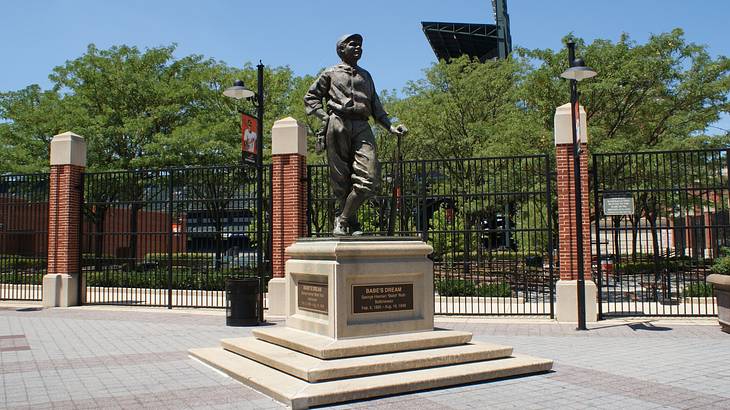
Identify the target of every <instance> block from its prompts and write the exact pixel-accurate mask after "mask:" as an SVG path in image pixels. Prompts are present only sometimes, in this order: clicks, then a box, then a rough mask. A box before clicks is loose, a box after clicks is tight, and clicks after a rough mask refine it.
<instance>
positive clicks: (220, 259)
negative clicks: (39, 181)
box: [81, 165, 271, 307]
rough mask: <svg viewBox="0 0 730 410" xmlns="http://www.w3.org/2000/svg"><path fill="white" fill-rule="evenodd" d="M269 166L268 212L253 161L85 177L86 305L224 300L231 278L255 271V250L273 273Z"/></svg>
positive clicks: (210, 303) (220, 304) (196, 303)
mask: <svg viewBox="0 0 730 410" xmlns="http://www.w3.org/2000/svg"><path fill="white" fill-rule="evenodd" d="M264 172H265V176H264V181H265V183H264V189H265V191H264V201H263V204H264V209H262V210H258V209H257V195H258V193H257V185H256V168H255V167H251V166H247V165H241V166H219V167H200V168H174V169H159V170H138V171H120V172H101V173H87V174H85V176H84V204H83V207H82V210H83V227H82V246H81V249H82V256H81V258H82V278H83V283H84V284H85V287H86V293H85V303H92V304H96V303H101V304H122V305H147V306H168V307H173V306H176V307H177V306H181V307H224V306H225V295H224V286H225V279H226V278H229V277H234V278H235V277H251V276H258V265H257V250H258V249H259V248H261V249H262V250H263V253H264V254H263V263H264V266H263V267H262V269H263V272H264V273H265V276H270V271H271V270H270V264H269V260H270V258H269V255H270V237H271V236H270V235H269V229H270V226H271V224H270V222H269V215H270V212H269V207H270V200H269V198H271V196H270V195H269V187H270V185H271V184H270V183H269V182H268V181H269V180H270V172H269V170H268V168H266V169H265V170H264ZM257 212H264V215H266V217H265V218H264V226H257V218H256V215H257ZM259 229H261V230H263V243H257V242H256V237H257V235H256V232H257V230H259ZM261 282H262V286H264V285H265V283H267V282H268V281H267V280H266V277H263V278H262V281H261Z"/></svg>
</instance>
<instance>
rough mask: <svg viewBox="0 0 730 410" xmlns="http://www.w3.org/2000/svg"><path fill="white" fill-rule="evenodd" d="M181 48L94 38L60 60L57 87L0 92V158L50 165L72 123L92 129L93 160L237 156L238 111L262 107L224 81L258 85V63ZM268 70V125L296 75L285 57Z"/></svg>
mask: <svg viewBox="0 0 730 410" xmlns="http://www.w3.org/2000/svg"><path fill="white" fill-rule="evenodd" d="M174 52H175V46H174V45H173V46H167V47H158V48H152V49H148V50H145V51H144V52H141V51H140V50H139V49H137V48H136V47H127V46H119V47H112V48H110V49H108V50H100V49H98V48H96V47H95V46H94V45H90V46H89V47H88V49H87V51H86V53H85V54H84V55H83V56H81V57H79V58H77V59H74V60H71V61H67V62H66V63H65V64H64V65H62V66H59V67H56V68H55V69H54V70H53V73H52V74H51V75H50V77H49V78H50V79H51V81H52V83H53V88H52V89H51V90H46V91H42V90H41V89H40V88H39V87H38V86H37V85H32V86H29V87H27V88H25V89H23V90H20V91H16V92H8V93H3V94H2V95H0V117H2V119H4V120H5V122H4V123H2V124H0V143H1V144H2V145H3V146H4V147H5V148H6V149H5V150H3V152H2V153H0V167H1V168H2V169H3V170H10V171H37V170H43V169H44V168H46V167H47V164H46V162H47V158H48V143H49V142H50V138H51V137H52V136H53V135H54V134H57V133H60V132H63V131H68V130H72V131H73V132H75V133H77V134H80V135H83V136H84V137H85V139H86V141H87V144H88V162H89V168H91V169H95V170H102V169H131V168H139V167H157V166H167V165H190V164H192V165H195V164H198V165H202V164H231V163H236V162H237V161H238V158H240V138H241V137H240V117H239V114H238V112H237V111H238V110H239V109H243V110H245V111H248V112H252V113H253V112H255V109H254V107H253V106H252V104H251V103H249V102H243V103H240V105H238V106H237V104H239V103H237V102H236V101H233V100H231V99H229V98H227V97H224V96H223V95H222V91H223V89H225V88H226V87H227V86H228V85H230V84H232V83H233V80H234V79H235V78H242V79H243V80H244V82H245V83H246V84H247V85H248V86H249V87H255V86H256V70H255V67H252V66H251V64H247V65H246V66H245V67H244V68H243V69H242V70H237V69H234V68H231V67H229V66H227V65H225V64H224V63H221V62H216V61H214V60H211V59H206V58H204V57H202V56H199V55H191V56H186V57H183V58H175V57H174ZM264 76H265V80H264V84H265V90H264V95H265V102H266V104H265V106H266V109H267V113H266V122H265V123H264V129H265V130H266V129H271V126H272V125H273V121H272V119H278V118H281V117H283V116H286V115H289V114H288V113H289V112H290V111H291V106H292V105H293V102H294V100H295V98H293V97H292V95H291V94H292V92H293V91H294V90H295V88H294V83H295V82H294V79H295V77H294V75H293V73H292V72H291V70H290V69H289V68H288V67H277V68H273V69H266V71H265V74H264ZM266 134H268V133H266ZM268 138H270V136H268ZM265 144H266V146H268V144H267V141H265Z"/></svg>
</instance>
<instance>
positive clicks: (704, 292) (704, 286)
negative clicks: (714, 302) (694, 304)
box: [683, 282, 712, 298]
mask: <svg viewBox="0 0 730 410" xmlns="http://www.w3.org/2000/svg"><path fill="white" fill-rule="evenodd" d="M683 295H684V297H686V298H708V297H712V285H711V284H709V283H704V282H699V283H692V284H690V285H689V286H687V287H686V288H684V292H683Z"/></svg>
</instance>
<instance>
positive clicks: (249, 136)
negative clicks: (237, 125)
mask: <svg viewBox="0 0 730 410" xmlns="http://www.w3.org/2000/svg"><path fill="white" fill-rule="evenodd" d="M258 129H259V127H258V119H256V117H253V116H251V115H248V114H245V113H241V155H242V156H243V160H244V161H247V162H256V155H258V152H257V151H256V147H257V146H258V144H257V143H256V141H257V140H258Z"/></svg>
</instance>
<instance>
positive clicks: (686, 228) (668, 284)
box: [593, 150, 730, 317]
mask: <svg viewBox="0 0 730 410" xmlns="http://www.w3.org/2000/svg"><path fill="white" fill-rule="evenodd" d="M729 160H730V157H729V156H728V151H727V150H694V151H666V152H645V153H619V154H595V155H593V192H594V226H593V232H594V234H593V240H594V249H595V255H594V267H595V270H594V275H595V279H596V283H597V285H598V287H599V290H600V291H599V313H600V314H601V316H603V317H605V316H616V315H623V316H627V315H628V316H647V315H649V316H651V315H660V316H709V315H716V314H717V307H716V303H715V299H714V297H713V294H712V288H711V286H709V285H708V284H706V283H705V278H706V276H707V275H708V274H709V267H710V265H711V264H712V261H713V259H714V258H716V257H717V256H718V255H719V253H720V251H721V248H722V247H725V246H730V221H729V220H728V208H729V206H728V201H729V200H730V195H729V193H728V188H729V187H730V185H729V184H730V182H729V180H728V173H727V172H728V161H729ZM596 215H597V216H598V217H595V216H596Z"/></svg>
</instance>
